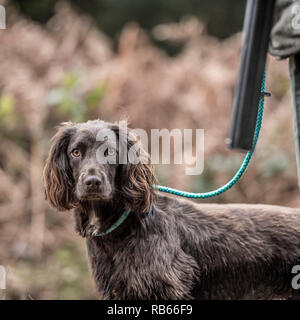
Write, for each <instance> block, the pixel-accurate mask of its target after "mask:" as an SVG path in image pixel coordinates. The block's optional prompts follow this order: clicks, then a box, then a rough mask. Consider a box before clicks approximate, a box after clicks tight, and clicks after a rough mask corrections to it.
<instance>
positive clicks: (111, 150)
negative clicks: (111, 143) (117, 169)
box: [104, 148, 116, 157]
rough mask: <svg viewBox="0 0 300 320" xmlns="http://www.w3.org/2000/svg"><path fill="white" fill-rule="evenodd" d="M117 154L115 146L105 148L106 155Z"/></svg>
mask: <svg viewBox="0 0 300 320" xmlns="http://www.w3.org/2000/svg"><path fill="white" fill-rule="evenodd" d="M115 154H116V150H115V149H113V148H108V149H106V150H105V152H104V155H105V156H106V157H107V156H114V155H115Z"/></svg>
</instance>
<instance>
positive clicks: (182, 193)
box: [153, 73, 266, 199]
mask: <svg viewBox="0 0 300 320" xmlns="http://www.w3.org/2000/svg"><path fill="white" fill-rule="evenodd" d="M265 83H266V74H265V73H264V75H263V80H262V85H261V92H262V95H261V98H260V100H259V106H258V113H257V120H256V127H255V131H254V137H253V145H252V148H251V150H249V151H248V152H247V154H246V156H245V159H244V161H243V163H242V165H241V167H240V169H239V171H238V172H237V173H236V174H235V176H234V177H233V178H232V179H231V180H230V181H229V182H228V183H226V184H225V185H224V186H222V187H220V188H219V189H216V190H213V191H209V192H204V193H192V192H185V191H180V190H177V189H173V188H169V187H164V186H160V185H153V187H154V188H155V189H157V190H158V191H161V192H167V193H171V194H175V195H177V196H180V197H185V198H194V199H206V198H211V197H215V196H218V195H220V194H221V193H223V192H225V191H227V190H229V189H230V188H232V187H233V186H234V185H235V184H236V183H237V182H238V181H239V180H240V178H241V177H242V175H243V174H244V172H245V171H246V169H247V167H248V165H249V163H250V160H251V158H252V155H253V153H254V150H255V147H256V143H257V140H258V137H259V132H260V128H261V123H262V117H263V112H264V93H265Z"/></svg>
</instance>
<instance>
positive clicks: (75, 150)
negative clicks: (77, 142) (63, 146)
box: [72, 149, 81, 158]
mask: <svg viewBox="0 0 300 320" xmlns="http://www.w3.org/2000/svg"><path fill="white" fill-rule="evenodd" d="M72 156H73V157H75V158H78V157H80V156H81V152H80V151H79V150H78V149H74V150H72Z"/></svg>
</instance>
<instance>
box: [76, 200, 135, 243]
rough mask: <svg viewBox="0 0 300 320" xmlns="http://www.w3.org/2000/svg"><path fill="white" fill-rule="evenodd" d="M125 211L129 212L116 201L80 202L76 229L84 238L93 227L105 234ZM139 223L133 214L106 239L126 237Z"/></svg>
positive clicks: (77, 210)
mask: <svg viewBox="0 0 300 320" xmlns="http://www.w3.org/2000/svg"><path fill="white" fill-rule="evenodd" d="M125 210H128V209H127V208H126V206H125V204H123V203H122V202H121V201H120V200H119V201H118V200H116V199H114V200H112V201H99V200H91V201H80V202H79V205H78V206H77V207H76V209H75V218H76V229H77V231H78V232H79V233H80V234H81V235H83V236H88V233H87V230H88V228H90V227H91V226H97V228H98V229H99V230H98V231H99V232H98V233H101V232H105V231H106V230H107V229H108V228H110V227H111V226H112V225H113V224H114V223H115V222H116V221H117V220H118V219H119V218H120V217H121V216H122V214H123V213H124V211H125ZM139 221H140V219H139V218H138V217H137V215H136V214H135V213H134V212H131V213H130V214H129V216H128V218H127V219H126V220H125V221H124V222H123V223H122V224H121V225H120V226H118V228H117V229H116V230H114V231H113V232H111V234H109V236H108V235H107V236H105V238H111V237H114V236H118V235H120V234H122V235H124V233H127V232H129V231H130V229H131V228H133V227H136V226H137V224H138V223H139Z"/></svg>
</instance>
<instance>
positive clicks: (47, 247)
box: [0, 0, 300, 299]
mask: <svg viewBox="0 0 300 320" xmlns="http://www.w3.org/2000/svg"><path fill="white" fill-rule="evenodd" d="M0 4H3V5H5V7H6V12H7V29H6V30H0V44H1V45H0V265H3V266H5V267H6V269H7V290H6V291H5V298H6V299H94V298H97V295H96V291H95V290H94V286H93V282H92V280H91V276H90V274H89V270H88V264H87V259H86V252H85V243H84V241H83V240H82V239H81V238H79V236H77V235H76V234H75V232H74V228H73V219H72V216H71V213H69V212H65V213H64V212H63V213H58V212H57V211H55V210H53V209H51V208H50V207H49V206H48V204H47V203H46V202H45V200H44V191H43V181H42V170H43V166H44V162H45V158H46V156H47V152H48V150H49V145H50V139H51V137H52V135H53V134H54V132H55V126H56V125H58V124H59V123H60V122H62V121H66V120H72V121H85V120H87V119H95V118H101V119H104V120H107V121H117V120H120V119H123V118H128V119H129V121H130V123H131V127H134V128H144V129H146V130H150V129H151V128H167V129H174V128H180V129H184V128H204V129H205V168H204V172H203V174H202V175H200V176H186V175H185V172H184V167H183V166H178V165H177V166H175V165H168V166H166V165H165V166H157V175H158V177H159V180H160V183H161V184H164V185H169V186H172V187H177V188H180V189H185V190H189V191H198V192H201V191H209V190H212V189H214V188H216V187H219V186H221V185H222V184H224V183H225V182H227V181H228V180H229V179H230V178H231V177H232V176H233V174H234V173H235V171H236V170H237V169H238V168H239V166H240V163H241V161H242V159H243V154H241V153H239V152H237V151H230V150H228V148H227V147H226V145H225V143H224V140H225V138H226V137H227V136H228V131H229V125H230V120H231V105H232V96H233V90H234V86H235V81H236V76H237V71H238V64H239V55H240V48H241V34H240V33H239V32H240V31H241V29H242V21H243V16H244V8H245V1H240V0H235V1H233V0H231V1H225V0H224V1H221V0H218V1H196V0H189V1H183V0H181V1H180V0H163V1H162V0H122V1H116V0H90V1H84V0H74V1H69V2H68V1H55V0H43V1H38V0H22V1H21V0H19V1H17V0H15V1H1V0H0ZM267 90H268V91H271V92H272V97H271V98H268V99H266V111H265V115H264V121H263V128H262V133H261V137H260V139H259V142H258V145H257V150H256V153H255V156H254V159H253V162H252V164H251V166H250V168H249V169H248V171H247V173H246V175H245V176H244V177H243V179H242V180H241V181H240V182H239V183H238V185H237V186H236V187H235V188H234V189H232V190H231V191H229V192H227V193H225V194H224V195H222V196H220V197H218V198H214V199H211V200H210V201H217V202H247V203H258V202H260V203H268V204H280V205H288V206H294V207H299V206H300V200H299V190H298V186H297V173H296V164H295V154H294V142H293V129H292V125H293V122H292V106H291V100H290V92H289V90H290V88H289V80H288V64H287V61H275V59H273V58H272V57H269V64H268V77H267Z"/></svg>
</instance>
